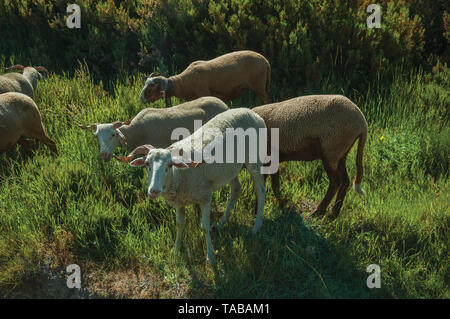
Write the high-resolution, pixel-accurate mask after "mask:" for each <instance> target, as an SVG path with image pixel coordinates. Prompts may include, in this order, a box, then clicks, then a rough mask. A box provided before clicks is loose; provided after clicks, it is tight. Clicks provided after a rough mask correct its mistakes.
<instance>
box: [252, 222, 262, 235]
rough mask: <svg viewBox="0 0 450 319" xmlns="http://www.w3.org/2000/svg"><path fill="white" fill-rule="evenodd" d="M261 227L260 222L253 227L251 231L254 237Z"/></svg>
mask: <svg viewBox="0 0 450 319" xmlns="http://www.w3.org/2000/svg"><path fill="white" fill-rule="evenodd" d="M261 227H262V222H260V223H258V222H256V223H255V225H254V226H253V230H252V232H253V235H256V234H257V233H258V232H259V230H260V229H261Z"/></svg>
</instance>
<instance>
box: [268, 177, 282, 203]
mask: <svg viewBox="0 0 450 319" xmlns="http://www.w3.org/2000/svg"><path fill="white" fill-rule="evenodd" d="M270 180H271V181H272V190H273V192H274V194H275V197H276V198H277V199H281V194H280V173H279V172H278V171H277V172H276V173H274V174H272V175H270Z"/></svg>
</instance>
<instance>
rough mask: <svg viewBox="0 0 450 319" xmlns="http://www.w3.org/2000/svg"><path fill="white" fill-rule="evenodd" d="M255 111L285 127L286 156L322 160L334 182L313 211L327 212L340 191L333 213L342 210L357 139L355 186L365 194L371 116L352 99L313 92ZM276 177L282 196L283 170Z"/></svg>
mask: <svg viewBox="0 0 450 319" xmlns="http://www.w3.org/2000/svg"><path fill="white" fill-rule="evenodd" d="M253 111H254V112H256V113H257V114H258V115H260V116H261V117H262V118H263V119H264V122H265V123H266V126H267V128H268V129H269V130H270V129H271V128H279V156H280V162H283V161H313V160H317V159H320V160H322V163H323V166H324V168H325V171H326V173H327V175H328V178H329V179H330V185H329V187H328V191H327V193H326V195H325V197H324V198H323V200H322V201H321V202H320V204H319V206H318V207H317V209H316V210H315V211H314V212H313V213H312V215H313V216H321V215H323V214H324V213H325V211H326V208H327V207H328V205H329V203H330V202H331V200H332V199H333V197H334V195H335V194H336V193H337V198H336V202H335V204H334V206H333V209H332V217H337V216H338V215H339V212H340V209H341V207H342V203H343V201H344V197H345V195H346V193H347V190H348V187H349V185H350V181H349V177H348V174H347V169H346V165H345V163H346V159H347V154H348V152H349V151H350V149H351V148H352V146H353V144H354V143H355V141H356V140H357V139H359V143H358V151H357V155H356V178H355V181H354V188H355V190H356V191H357V192H358V193H360V194H362V195H364V191H363V190H362V188H361V186H360V184H361V180H362V176H363V163H362V159H363V149H364V144H365V142H366V137H367V122H366V120H365V118H364V115H363V114H362V112H361V111H360V109H359V108H358V107H357V106H356V105H355V104H354V103H353V102H352V101H350V100H349V99H348V98H346V97H344V96H341V95H310V96H302V97H297V98H294V99H290V100H287V101H283V102H279V103H273V104H268V105H263V106H259V107H256V108H253ZM269 132H270V131H269ZM269 141H270V138H269ZM269 143H270V142H269ZM269 147H270V146H269ZM271 178H272V188H273V190H274V193H275V194H276V195H277V197H279V195H280V194H279V187H280V186H279V173H278V172H277V173H275V174H273V175H272V176H271Z"/></svg>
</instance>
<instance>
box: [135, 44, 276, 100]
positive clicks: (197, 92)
mask: <svg viewBox="0 0 450 319" xmlns="http://www.w3.org/2000/svg"><path fill="white" fill-rule="evenodd" d="M269 87H270V64H269V62H268V61H267V59H266V58H265V57H264V56H262V55H261V54H259V53H256V52H254V51H237V52H232V53H228V54H224V55H222V56H219V57H217V58H215V59H212V60H209V61H195V62H193V63H191V64H190V65H189V66H188V67H187V68H186V70H184V71H183V72H182V73H180V74H178V75H174V76H171V77H169V78H166V77H163V76H156V77H153V73H152V74H151V75H150V76H149V77H148V78H147V80H146V82H145V85H144V88H143V89H142V91H141V95H140V99H141V100H142V101H143V102H144V103H147V102H154V101H156V100H159V99H160V98H165V101H166V107H169V106H171V101H170V97H171V96H175V97H178V98H181V99H185V100H188V101H190V100H193V99H196V98H199V97H201V96H216V97H218V98H220V99H221V100H222V101H224V102H227V101H231V100H234V99H236V98H238V97H240V96H242V95H244V94H245V93H247V91H248V90H250V91H252V92H254V93H255V94H256V95H257V96H258V98H259V99H260V100H261V101H262V102H263V104H267V103H270V98H269V94H268V91H269Z"/></svg>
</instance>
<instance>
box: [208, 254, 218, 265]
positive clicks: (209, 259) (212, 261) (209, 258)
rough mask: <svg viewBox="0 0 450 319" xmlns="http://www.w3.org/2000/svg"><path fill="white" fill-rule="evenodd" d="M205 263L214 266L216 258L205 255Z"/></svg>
mask: <svg viewBox="0 0 450 319" xmlns="http://www.w3.org/2000/svg"><path fill="white" fill-rule="evenodd" d="M206 263H207V264H209V265H211V266H214V265H215V264H216V259H215V258H214V257H212V256H211V257H207V258H206Z"/></svg>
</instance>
